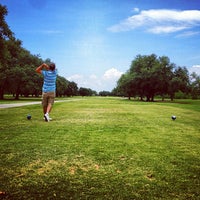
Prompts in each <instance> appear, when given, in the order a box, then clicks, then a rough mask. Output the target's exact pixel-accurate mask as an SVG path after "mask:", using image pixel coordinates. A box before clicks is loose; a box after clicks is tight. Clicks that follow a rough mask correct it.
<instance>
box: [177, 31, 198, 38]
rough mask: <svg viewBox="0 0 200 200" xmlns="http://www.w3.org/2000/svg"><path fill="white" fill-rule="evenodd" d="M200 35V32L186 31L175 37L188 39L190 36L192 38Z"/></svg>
mask: <svg viewBox="0 0 200 200" xmlns="http://www.w3.org/2000/svg"><path fill="white" fill-rule="evenodd" d="M199 34H200V31H186V32H183V33H181V34H179V35H177V37H178V38H180V37H190V36H194V35H199Z"/></svg>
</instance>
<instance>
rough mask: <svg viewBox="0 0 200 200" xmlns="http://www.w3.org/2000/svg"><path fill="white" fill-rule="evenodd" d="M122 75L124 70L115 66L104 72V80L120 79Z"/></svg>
mask: <svg viewBox="0 0 200 200" xmlns="http://www.w3.org/2000/svg"><path fill="white" fill-rule="evenodd" d="M121 75H122V72H120V71H118V70H117V69H115V68H111V69H109V70H107V71H106V72H105V73H104V75H103V79H104V80H116V79H119V78H120V76H121Z"/></svg>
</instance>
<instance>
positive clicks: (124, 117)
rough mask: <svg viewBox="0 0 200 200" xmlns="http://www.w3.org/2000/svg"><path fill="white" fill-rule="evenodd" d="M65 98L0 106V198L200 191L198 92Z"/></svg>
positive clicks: (143, 196) (102, 198) (174, 197)
mask: <svg viewBox="0 0 200 200" xmlns="http://www.w3.org/2000/svg"><path fill="white" fill-rule="evenodd" d="M56 100H59V99H56ZM60 100H62V101H60V102H59V101H57V102H56V103H55V104H54V106H53V110H52V113H51V115H50V116H51V117H52V121H50V122H45V121H44V119H43V114H42V107H41V105H40V104H33V105H25V106H20V107H10V108H2V109H0V140H1V145H0V155H1V159H0V199H9V200H13V199H21V200H25V199H26V200H27V199H28V200H29V199H33V200H35V199H38V200H39V199H67V200H70V199H73V200H74V199H75V200H79V199H81V200H86V199H87V200H96V199H97V200H162V199H163V200H168V199H169V200H185V199H188V200H198V199H200V100H187V99H185V100H174V101H169V100H166V101H160V100H155V102H144V101H139V100H136V99H131V100H128V99H127V98H119V97H73V98H64V101H63V99H60ZM39 101H40V99H38V102H39ZM9 102H10V101H1V102H0V103H1V104H5V103H9ZM17 102H19V103H22V101H16V102H13V101H12V103H17ZM23 102H26V100H23ZM28 102H30V100H29V101H28ZM28 114H30V115H31V119H30V120H28V119H27V115H28ZM172 116H176V119H175V120H172V118H171V117H172Z"/></svg>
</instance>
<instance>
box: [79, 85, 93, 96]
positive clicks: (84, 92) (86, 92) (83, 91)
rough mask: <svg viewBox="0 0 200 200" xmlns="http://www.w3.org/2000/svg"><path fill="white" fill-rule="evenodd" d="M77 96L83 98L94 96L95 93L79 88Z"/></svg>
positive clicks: (88, 89)
mask: <svg viewBox="0 0 200 200" xmlns="http://www.w3.org/2000/svg"><path fill="white" fill-rule="evenodd" d="M79 94H80V95H81V96H82V97H83V96H92V95H96V94H97V93H96V91H93V90H91V89H90V88H83V87H80V89H79Z"/></svg>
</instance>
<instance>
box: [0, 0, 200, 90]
mask: <svg viewBox="0 0 200 200" xmlns="http://www.w3.org/2000/svg"><path fill="white" fill-rule="evenodd" d="M1 4H2V5H5V6H7V9H8V15H7V17H6V21H7V23H8V25H9V26H10V29H11V30H12V31H13V32H14V33H15V37H16V38H17V39H20V40H21V41H22V42H23V47H24V48H26V49H27V50H29V51H30V52H31V53H32V54H35V55H37V54H40V55H41V57H42V58H43V59H46V58H50V59H51V60H52V61H54V62H55V63H56V66H57V68H58V71H59V75H60V76H63V77H65V78H66V79H68V80H70V81H75V82H76V83H77V84H78V87H87V88H91V89H93V90H96V91H102V90H108V91H111V90H112V89H113V88H114V87H115V86H116V81H117V80H118V79H119V77H120V76H121V74H122V73H124V72H126V71H127V70H128V69H129V68H130V64H131V61H132V60H134V59H135V57H136V55H138V54H141V55H150V54H152V53H155V54H156V55H157V56H168V57H169V58H170V61H171V62H173V63H175V64H176V65H178V66H186V67H188V70H189V71H190V72H193V71H195V72H197V73H198V74H199V75H200V47H199V44H200V1H199V0H167V1H163V0H123V1H122V0H42V1H41V0H20V1H13V0H1ZM36 67H37V66H36Z"/></svg>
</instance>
